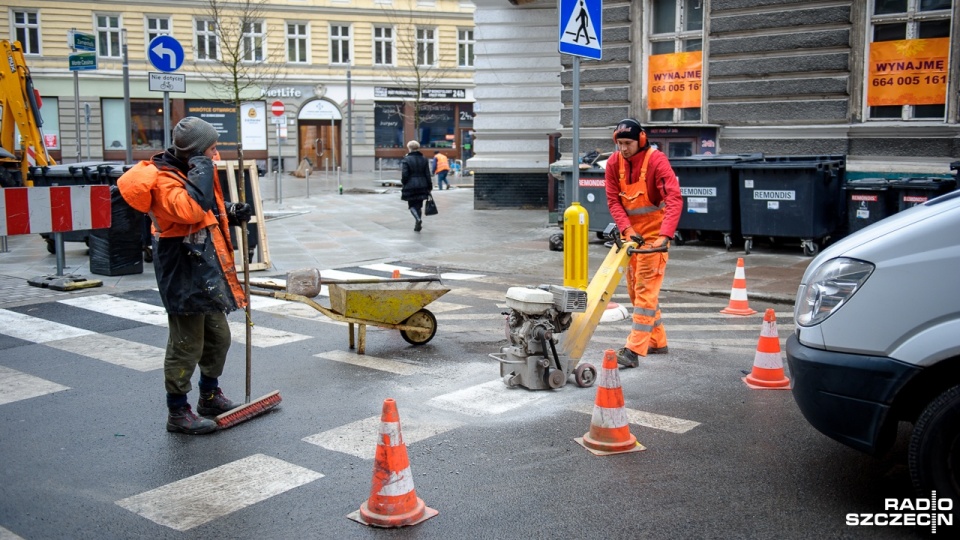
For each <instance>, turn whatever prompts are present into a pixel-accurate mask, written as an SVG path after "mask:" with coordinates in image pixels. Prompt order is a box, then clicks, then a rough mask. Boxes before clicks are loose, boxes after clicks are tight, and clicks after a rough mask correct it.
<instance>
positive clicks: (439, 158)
mask: <svg viewBox="0 0 960 540" xmlns="http://www.w3.org/2000/svg"><path fill="white" fill-rule="evenodd" d="M430 169H431V172H433V174H435V175H437V188H438V189H443V184H447V189H450V182H449V181H448V180H447V175H448V174H450V160H449V159H447V156H445V155H443V154H442V153H440V152H439V151H437V152H434V154H433V159H432V160H430Z"/></svg>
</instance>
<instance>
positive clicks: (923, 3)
mask: <svg viewBox="0 0 960 540" xmlns="http://www.w3.org/2000/svg"><path fill="white" fill-rule="evenodd" d="M872 4H873V5H872V8H873V9H872V12H871V20H870V22H871V29H870V37H871V39H870V43H868V50H867V55H866V56H867V59H868V68H867V79H866V82H865V84H864V89H865V90H864V91H865V92H866V94H867V96H866V100H865V101H866V103H867V117H868V118H869V119H871V120H942V119H944V117H945V116H946V111H947V107H946V96H947V83H948V81H947V78H948V77H947V76H948V70H949V66H948V61H949V51H950V50H951V48H952V49H954V50H955V49H956V45H953V46H952V47H951V45H950V43H951V39H950V25H951V7H952V0H873V1H872ZM953 41H954V43H955V42H956V38H954V39H953Z"/></svg>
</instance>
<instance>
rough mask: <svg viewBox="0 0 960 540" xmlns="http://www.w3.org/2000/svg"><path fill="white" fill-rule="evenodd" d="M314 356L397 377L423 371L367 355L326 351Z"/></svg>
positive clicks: (405, 364) (419, 367)
mask: <svg viewBox="0 0 960 540" xmlns="http://www.w3.org/2000/svg"><path fill="white" fill-rule="evenodd" d="M314 356H316V357H317V358H324V359H326V360H333V361H334V362H343V363H344V364H351V365H354V366H360V367H365V368H370V369H376V370H380V371H387V372H389V373H395V374H397V375H413V374H415V373H420V372H422V371H424V369H425V368H424V367H423V366H415V365H411V364H407V363H404V362H398V361H396V360H388V359H386V358H377V357H376V356H370V355H368V354H356V353H351V352H346V351H327V352H322V353H318V354H315V355H314Z"/></svg>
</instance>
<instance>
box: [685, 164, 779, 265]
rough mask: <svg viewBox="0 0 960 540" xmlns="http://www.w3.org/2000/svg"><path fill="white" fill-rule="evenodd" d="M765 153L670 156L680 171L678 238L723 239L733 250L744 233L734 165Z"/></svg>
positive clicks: (727, 246)
mask: <svg viewBox="0 0 960 540" xmlns="http://www.w3.org/2000/svg"><path fill="white" fill-rule="evenodd" d="M761 159H763V154H741V155H737V154H729V155H723V154H721V155H707V154H699V155H695V156H686V157H676V158H670V166H671V167H672V168H673V171H674V172H675V173H677V179H678V181H679V182H680V194H681V195H683V213H682V214H681V215H680V224H679V225H678V226H677V234H676V236H675V237H674V241H676V242H677V243H678V244H682V243H683V242H684V241H686V240H691V239H700V240H708V239H711V237H713V236H716V237H717V238H720V237H721V236H722V238H723V244H724V246H725V247H726V248H727V250H728V251H729V250H730V248H731V247H732V246H733V237H734V236H737V237H739V236H740V198H739V196H738V194H737V181H736V180H737V179H736V174H735V173H734V170H733V165H735V164H737V163H744V162H752V161H759V160H761Z"/></svg>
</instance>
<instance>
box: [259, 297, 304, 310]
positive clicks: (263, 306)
mask: <svg viewBox="0 0 960 540" xmlns="http://www.w3.org/2000/svg"><path fill="white" fill-rule="evenodd" d="M293 303H295V302H291V301H289V300H281V299H279V298H271V297H269V296H257V295H250V309H256V310H267V309H269V308H272V307H274V306H280V305H286V304H293Z"/></svg>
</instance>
